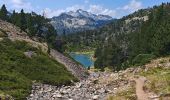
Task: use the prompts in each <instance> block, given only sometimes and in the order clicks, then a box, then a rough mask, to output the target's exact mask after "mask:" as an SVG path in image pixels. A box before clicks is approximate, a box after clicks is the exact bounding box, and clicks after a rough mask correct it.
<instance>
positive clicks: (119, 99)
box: [107, 87, 137, 100]
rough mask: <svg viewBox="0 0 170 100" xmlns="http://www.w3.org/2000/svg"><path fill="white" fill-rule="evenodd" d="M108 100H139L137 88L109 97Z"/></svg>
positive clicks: (130, 88)
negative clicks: (136, 93) (136, 92)
mask: <svg viewBox="0 0 170 100" xmlns="http://www.w3.org/2000/svg"><path fill="white" fill-rule="evenodd" d="M107 100H137V96H136V95H135V87H129V88H128V89H126V90H123V91H119V92H117V93H116V94H115V95H114V96H111V95H110V96H109V97H108V98H107Z"/></svg>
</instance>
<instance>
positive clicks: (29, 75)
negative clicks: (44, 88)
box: [0, 39, 77, 99]
mask: <svg viewBox="0 0 170 100" xmlns="http://www.w3.org/2000/svg"><path fill="white" fill-rule="evenodd" d="M0 48H1V49H0V54H1V55H0V58H1V59H0V62H1V63H0V69H1V70H0V94H6V95H7V94H8V95H11V96H12V97H14V98H15V99H23V98H25V97H26V96H27V95H28V94H29V93H30V90H31V85H32V81H33V80H36V82H41V83H48V84H53V85H61V84H69V83H70V81H71V80H73V81H76V80H77V79H75V78H74V77H73V75H71V73H70V72H68V71H67V70H66V68H65V66H63V65H62V64H60V63H58V62H57V61H54V60H53V59H51V58H50V57H48V55H46V54H44V53H42V52H41V51H40V50H38V49H36V48H33V47H31V46H30V45H28V44H27V43H26V42H21V41H15V42H12V41H10V40H9V39H3V40H2V41H1V42H0ZM30 51H31V52H32V57H31V58H30V57H29V56H28V55H26V54H25V53H26V52H30Z"/></svg>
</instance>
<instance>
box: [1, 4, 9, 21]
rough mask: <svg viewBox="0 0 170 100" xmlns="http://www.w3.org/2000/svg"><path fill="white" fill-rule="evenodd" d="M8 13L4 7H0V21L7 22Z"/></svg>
mask: <svg viewBox="0 0 170 100" xmlns="http://www.w3.org/2000/svg"><path fill="white" fill-rule="evenodd" d="M7 14H8V11H7V9H6V6H5V5H2V7H1V10H0V19H2V20H6V21H8V15H7Z"/></svg>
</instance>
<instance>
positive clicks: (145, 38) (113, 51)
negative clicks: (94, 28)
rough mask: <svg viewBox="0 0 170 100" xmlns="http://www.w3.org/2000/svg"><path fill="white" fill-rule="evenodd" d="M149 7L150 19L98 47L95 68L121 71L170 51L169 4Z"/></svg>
mask: <svg viewBox="0 0 170 100" xmlns="http://www.w3.org/2000/svg"><path fill="white" fill-rule="evenodd" d="M149 10H150V12H149V14H148V16H149V20H147V21H146V22H142V23H141V24H138V25H139V26H138V27H139V28H138V29H137V30H136V31H129V33H127V32H122V33H121V32H119V34H117V33H114V37H113V36H112V37H109V38H108V39H107V40H106V41H105V42H104V43H102V46H101V45H100V46H99V47H98V48H97V49H96V52H95V57H96V58H97V60H96V62H95V67H96V68H100V69H103V68H105V67H108V66H110V67H112V68H113V69H115V70H121V69H125V68H127V67H129V66H135V65H142V64H145V63H147V62H148V61H149V60H151V59H153V58H155V57H159V56H166V55H169V54H170V12H169V11H170V3H162V5H160V6H154V7H153V8H152V9H149ZM140 13H141V12H140ZM132 25H133V24H132ZM112 26H114V24H112ZM131 27H134V26H131ZM118 28H120V27H118ZM116 29H117V28H116ZM112 31H115V29H114V28H112Z"/></svg>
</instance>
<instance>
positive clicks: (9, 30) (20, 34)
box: [0, 20, 48, 53]
mask: <svg viewBox="0 0 170 100" xmlns="http://www.w3.org/2000/svg"><path fill="white" fill-rule="evenodd" d="M0 29H2V30H3V31H5V32H6V34H7V35H8V38H9V39H11V40H12V41H15V40H19V41H26V42H27V43H29V44H30V45H32V46H33V47H36V48H39V49H41V50H42V51H43V52H45V53H47V51H48V46H47V43H40V42H38V41H35V40H36V39H35V40H33V39H31V38H29V36H28V35H27V33H26V32H24V31H22V30H21V29H20V28H19V27H17V26H15V25H13V24H11V23H8V22H6V21H3V20H0Z"/></svg>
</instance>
